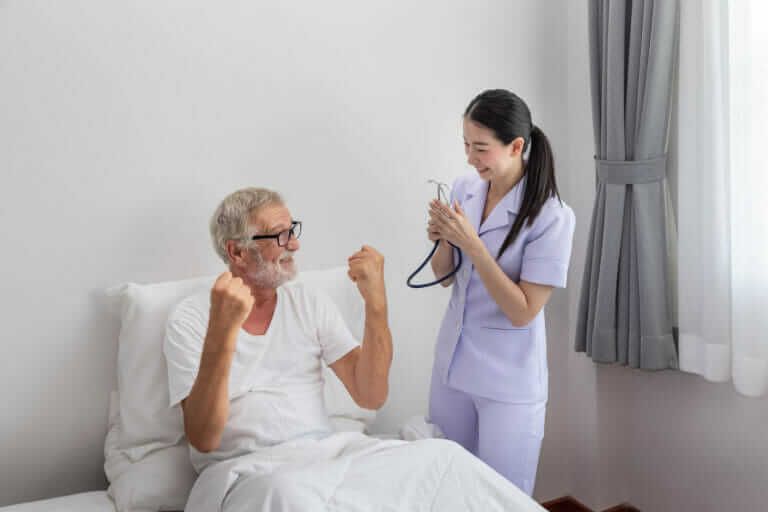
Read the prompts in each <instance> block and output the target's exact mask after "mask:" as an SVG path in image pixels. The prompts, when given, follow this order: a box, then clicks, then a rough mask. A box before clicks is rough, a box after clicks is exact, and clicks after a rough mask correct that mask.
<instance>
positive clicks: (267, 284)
mask: <svg viewBox="0 0 768 512" xmlns="http://www.w3.org/2000/svg"><path fill="white" fill-rule="evenodd" d="M285 254H288V256H287V257H291V256H292V255H293V253H285ZM256 260H257V261H258V263H259V269H258V270H257V271H255V272H251V273H249V274H248V277H250V278H251V280H253V283H254V284H255V285H256V286H258V287H259V288H279V287H280V286H282V285H284V284H285V283H287V282H288V281H290V280H292V279H294V278H295V277H296V262H295V260H294V262H293V264H292V265H291V266H290V267H288V268H286V267H283V266H282V265H280V262H279V261H278V262H277V263H272V262H266V261H264V260H263V259H262V257H261V254H259V253H258V252H256Z"/></svg>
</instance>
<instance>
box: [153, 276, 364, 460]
mask: <svg viewBox="0 0 768 512" xmlns="http://www.w3.org/2000/svg"><path fill="white" fill-rule="evenodd" d="M210 304H211V302H210V292H204V293H200V294H198V295H193V296H191V297H188V298H186V299H184V300H183V301H182V302H180V303H179V304H178V305H177V306H176V308H175V309H174V310H173V312H172V313H171V315H170V317H169V318H168V325H167V329H166V336H165V341H164V343H163V351H164V353H165V358H166V361H167V364H168V387H169V391H170V397H171V402H170V406H171V407H175V406H178V404H179V403H180V402H181V401H182V400H183V399H184V398H186V397H187V396H188V395H189V392H190V391H191V389H192V385H193V384H194V382H195V378H196V377H197V371H198V368H199V366H200V357H201V354H202V349H203V342H204V340H205V335H206V332H207V328H208V317H209V312H210ZM357 346H358V342H357V340H355V338H354V337H353V336H352V333H350V332H349V329H348V328H347V326H346V324H345V323H344V320H343V319H342V317H341V313H340V312H339V310H338V308H337V307H336V305H335V304H334V303H333V301H332V300H331V299H330V298H329V297H328V296H327V295H325V294H324V293H322V292H320V291H318V290H312V289H307V288H306V285H304V284H302V283H289V284H287V285H284V286H281V287H279V288H278V289H277V305H276V307H275V313H274V316H273V317H272V322H271V323H270V325H269V328H268V330H267V332H266V333H265V334H264V335H260V336H253V335H251V334H249V333H247V332H246V331H244V330H243V329H240V333H239V334H238V337H237V346H236V348H235V354H234V356H233V358H232V366H231V368H230V374H229V400H230V405H229V420H228V421H227V425H226V427H225V428H224V432H223V435H222V440H221V443H220V444H219V446H218V447H217V448H216V450H213V451H212V452H209V453H201V452H198V451H197V450H196V449H195V448H194V447H193V446H192V445H190V457H191V460H192V464H193V465H194V466H195V469H196V470H197V471H198V472H200V471H202V470H203V469H204V468H205V466H207V465H208V464H210V463H212V462H218V461H220V460H225V459H230V458H233V457H237V456H240V455H244V454H246V453H250V452H252V451H254V450H257V449H259V448H262V447H265V446H273V445H275V444H278V443H282V442H285V441H289V440H293V439H298V438H302V437H312V438H316V439H319V438H322V437H325V436H327V435H328V434H330V433H331V432H332V428H331V425H330V423H329V421H328V414H327V413H326V409H325V402H324V400H323V377H322V366H321V359H322V361H325V363H326V364H328V365H330V364H332V363H334V362H335V361H337V360H338V359H340V358H341V357H342V356H344V355H345V354H347V353H348V352H349V351H350V350H352V349H354V348H355V347H357Z"/></svg>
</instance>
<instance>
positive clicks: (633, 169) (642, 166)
mask: <svg viewBox="0 0 768 512" xmlns="http://www.w3.org/2000/svg"><path fill="white" fill-rule="evenodd" d="M595 164H596V165H597V179H598V180H599V181H600V182H601V183H608V184H611V185H634V184H641V183H653V182H654V181H661V180H663V179H664V177H665V176H666V174H667V173H666V170H667V155H662V156H657V157H656V158H651V159H650V160H598V159H597V158H595Z"/></svg>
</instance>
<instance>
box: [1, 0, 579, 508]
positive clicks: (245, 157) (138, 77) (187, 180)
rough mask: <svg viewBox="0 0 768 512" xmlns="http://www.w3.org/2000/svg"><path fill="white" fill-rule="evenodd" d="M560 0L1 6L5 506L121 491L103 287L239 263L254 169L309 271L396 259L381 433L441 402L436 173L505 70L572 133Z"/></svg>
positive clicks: (553, 349)
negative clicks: (112, 458) (426, 271)
mask: <svg viewBox="0 0 768 512" xmlns="http://www.w3.org/2000/svg"><path fill="white" fill-rule="evenodd" d="M562 4H563V2H525V1H523V0H518V1H513V2H511V1H508V0H485V1H478V2H472V3H469V2H463V1H440V2H437V1H435V2H406V1H405V0H398V1H394V2H393V1H386V2H383V1H382V2H355V1H352V0H347V1H341V0H337V1H332V2H311V1H305V2H290V3H289V2H269V3H266V2H263V3H256V2H245V1H243V2H228V3H226V4H224V3H213V2H203V1H201V0H195V1H188V0H185V1H181V0H178V1H163V2H151V1H144V2H116V1H110V2H105V1H97V0H81V1H70V2H66V3H64V2H45V1H40V0H27V1H21V0H17V1H4V2H0V112H2V114H1V115H0V169H1V170H0V172H1V173H2V174H1V176H2V181H1V182H0V234H1V235H2V237H1V239H2V248H3V265H2V267H1V268H0V282H1V283H2V287H1V288H0V311H2V326H3V333H4V334H3V338H2V339H3V345H2V347H3V356H2V357H0V396H2V402H1V403H2V415H0V453H1V454H2V456H0V505H3V504H8V503H14V502H18V501H22V500H29V499H33V498H41V497H47V496H53V495H57V494H63V493H69V492H77V491H82V490H87V489H103V488H104V487H105V481H104V476H103V471H102V467H101V465H102V463H103V459H102V443H103V436H104V434H105V430H106V414H107V411H106V404H107V396H108V392H109V390H110V389H112V388H113V387H114V385H115V380H116V379H115V355H116V331H117V324H116V322H115V319H114V318H112V317H111V316H109V314H108V312H107V311H106V309H105V305H104V301H103V300H102V299H103V298H102V295H101V291H102V290H103V289H104V288H105V287H107V286H110V285H113V284H116V283H120V282H124V281H139V282H150V281H159V280H169V279H178V278H184V277H188V276H195V275H201V274H210V273H214V272H218V271H219V270H220V263H219V262H218V261H217V259H216V257H215V256H214V254H213V251H212V250H211V249H210V242H209V238H208V233H207V220H208V217H209V215H210V214H211V212H212V210H213V209H214V208H215V206H216V204H217V203H218V201H219V200H221V198H222V197H223V196H224V195H226V194H227V193H229V192H230V191H232V190H234V189H236V188H238V187H241V186H246V185H259V186H268V187H272V188H275V189H278V190H281V191H282V192H284V194H285V195H286V197H287V200H288V203H289V206H290V207H291V209H292V212H293V214H294V216H295V217H296V218H299V219H302V220H303V221H304V228H305V234H304V236H303V238H302V240H301V241H302V250H301V253H300V255H299V257H298V261H299V263H300V265H303V266H304V268H324V267H329V266H335V265H340V264H344V263H345V261H346V257H347V256H348V255H349V254H351V253H352V252H353V251H355V250H356V249H357V248H358V247H359V245H360V244H361V243H368V244H372V245H374V246H375V247H377V248H379V249H380V250H381V251H382V252H383V253H384V254H385V256H386V257H387V267H386V271H387V276H388V279H389V290H388V291H389V297H390V303H391V309H390V318H391V321H392V330H393V334H394V339H395V344H396V347H395V350H396V355H395V361H394V366H393V372H392V392H391V397H390V401H389V403H388V404H387V406H386V407H385V408H384V409H383V410H382V412H381V415H380V420H379V423H378V425H377V428H378V429H380V430H383V431H391V430H392V429H394V428H395V427H396V426H397V425H398V424H399V423H400V422H402V421H403V420H404V419H405V418H407V417H409V416H410V415H413V414H418V413H423V412H424V410H425V407H426V400H427V383H428V377H429V369H430V367H431V362H432V347H433V343H434V339H435V335H436V332H437V327H438V323H439V319H440V316H441V314H442V311H443V308H444V307H445V304H446V302H447V291H445V290H439V289H432V290H427V291H412V290H409V289H407V288H406V287H405V285H404V282H405V279H406V276H407V275H408V273H409V272H410V271H411V270H412V269H413V268H414V267H415V265H416V264H417V263H418V262H419V261H420V260H421V259H422V258H423V257H424V256H425V255H426V252H427V251H428V249H429V243H428V242H427V240H426V238H425V236H424V227H425V222H426V204H427V202H428V200H429V199H431V197H432V195H433V194H434V191H433V190H432V188H430V187H428V186H427V185H426V184H425V181H426V180H427V179H428V178H430V177H437V178H441V179H443V180H448V181H450V180H452V179H453V178H454V177H456V176H457V175H459V174H460V173H462V172H466V171H467V170H468V168H467V166H466V165H465V163H464V156H463V151H462V145H461V131H460V115H461V112H462V109H463V108H464V107H465V105H466V104H467V102H468V101H469V100H470V99H471V97H472V96H473V95H474V94H476V93H478V92H479V91H481V90H482V89H485V88H489V87H505V88H509V89H513V90H515V91H517V92H518V93H519V94H520V95H521V96H522V97H524V98H526V100H527V101H528V103H529V105H530V107H531V109H532V111H533V112H534V116H535V118H534V121H535V122H536V123H537V124H539V125H540V126H542V127H543V128H544V130H545V131H546V132H547V133H548V134H549V135H550V136H551V138H552V141H553V144H554V145H555V148H556V151H558V148H565V147H566V142H567V137H568V134H567V131H566V122H565V114H564V113H565V92H566V89H565V87H566V84H565V82H564V80H563V69H564V68H563V65H564V62H563V57H562V54H561V52H562V51H563V49H564V47H565V40H564V38H565V26H566V23H567V20H566V19H565V18H564V17H563V16H562V13H563V12H564V11H565V9H564V7H563V5H562ZM582 101H583V99H582ZM568 180H569V178H568V177H563V178H562V180H561V183H562V185H561V186H562V187H563V188H564V197H565V198H566V201H569V202H571V201H572V198H571V197H570V196H571V195H572V194H570V193H568V190H567V188H568V185H567V183H568ZM577 211H578V210H577ZM578 213H580V214H582V215H583V209H581V211H578ZM571 283H572V285H574V284H576V282H575V281H571ZM567 304H568V295H567V294H566V293H564V292H561V293H558V294H555V296H554V298H553V302H552V304H551V306H550V307H549V333H550V366H551V367H552V373H553V382H552V396H551V399H550V413H549V416H548V423H547V438H546V441H545V444H544V453H543V456H542V461H541V465H540V477H539V486H538V489H537V495H539V496H541V497H544V498H549V497H554V496H558V495H562V494H565V491H566V489H567V488H568V485H569V484H568V482H569V478H570V477H569V474H568V466H567V465H566V464H565V460H566V455H565V453H566V448H567V446H566V444H565V437H564V435H565V432H566V430H567V423H566V419H567V416H566V413H567V409H566V407H565V404H566V403H567V400H568V395H567V389H568V382H566V381H565V380H563V379H562V376H563V375H564V374H565V371H566V369H567V364H569V363H570V361H569V360H568V359H567V351H568V350H569V347H570V345H571V339H570V338H571V337H570V336H569V335H567V334H566V333H567V329H568V316H569V312H568V310H567ZM558 375H560V377H558Z"/></svg>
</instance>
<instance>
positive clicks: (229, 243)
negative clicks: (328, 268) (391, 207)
mask: <svg viewBox="0 0 768 512" xmlns="http://www.w3.org/2000/svg"><path fill="white" fill-rule="evenodd" d="M300 233H301V223H300V222H297V221H294V220H293V219H292V217H291V213H290V211H289V210H288V208H287V207H286V206H285V204H284V202H283V200H282V198H281V197H280V195H279V194H277V193H275V192H273V191H270V190H266V189H257V188H247V189H243V190H238V191H237V192H235V193H233V194H231V195H229V196H228V197H227V198H226V199H224V201H222V203H221V204H220V205H219V207H218V208H217V210H216V212H215V213H214V215H213V218H212V219H211V237H212V238H213V243H214V247H215V249H216V252H217V253H218V254H219V256H220V257H221V259H222V260H224V262H225V263H226V264H227V265H228V266H229V271H228V272H225V273H223V274H222V275H221V276H219V278H218V279H217V280H216V283H215V284H214V286H213V289H212V290H211V292H210V296H209V294H203V295H198V296H193V297H189V298H188V299H186V300H184V301H183V302H182V303H181V304H179V305H178V306H177V307H176V309H175V310H174V312H173V313H172V315H171V317H170V320H169V323H168V329H167V334H166V339H165V344H164V349H165V355H166V359H167V361H168V373H169V386H170V396H171V405H175V404H176V403H179V402H180V403H181V407H182V409H183V413H184V430H185V433H186V436H187V439H188V441H189V443H190V445H191V447H192V450H191V454H192V462H193V463H194V465H195V468H196V469H197V470H198V471H201V470H202V469H204V468H205V466H207V465H208V464H209V463H211V462H215V461H218V460H224V459H230V458H232V457H236V456H238V455H242V454H244V453H248V452H250V451H251V449H252V447H253V446H254V443H255V444H256V445H259V446H270V445H274V444H277V443H280V442H283V441H287V440H290V439H296V438H299V437H306V436H310V437H318V438H319V437H322V436H325V435H328V434H329V433H330V432H331V427H330V424H329V421H328V416H327V414H326V412H325V410H324V409H323V381H322V374H321V359H322V360H323V361H325V363H326V364H327V365H329V366H330V367H331V369H333V371H334V372H335V373H336V375H338V377H339V379H340V380H341V381H342V382H343V383H344V386H345V387H346V388H347V390H348V391H349V393H350V395H351V396H352V398H353V399H354V400H355V402H356V403H357V404H358V405H360V406H361V407H364V408H368V409H378V408H380V407H381V406H382V405H383V404H384V401H385V400H386V398H387V390H388V382H387V381H388V376H389V367H390V364H391V361H392V337H391V334H390V331H389V326H388V324H387V298H386V293H385V289H384V276H383V267H384V258H383V257H382V256H381V254H379V253H378V252H377V251H376V250H375V249H373V248H371V247H367V246H364V247H363V248H362V249H361V250H360V251H358V252H357V253H355V254H353V255H352V256H351V257H350V258H349V277H350V279H352V280H353V281H354V282H355V283H356V284H357V288H358V290H359V291H360V294H361V295H362V297H363V300H364V301H365V334H364V337H363V345H362V347H360V346H358V343H357V341H356V340H355V339H354V338H353V337H352V335H351V333H350V332H349V330H348V329H347V327H346V325H345V323H344V321H343V320H342V318H341V315H340V313H339V312H338V310H337V309H336V307H335V305H334V304H333V303H332V302H331V300H330V299H329V298H328V297H327V296H325V295H323V294H321V293H318V292H316V291H314V290H311V289H307V288H305V287H304V286H302V285H292V286H283V285H284V284H285V283H287V282H288V281H290V280H291V279H293V278H294V277H295V275H296V263H295V262H294V260H293V255H294V254H295V253H296V251H298V250H299V241H298V235H299V234H300Z"/></svg>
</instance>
